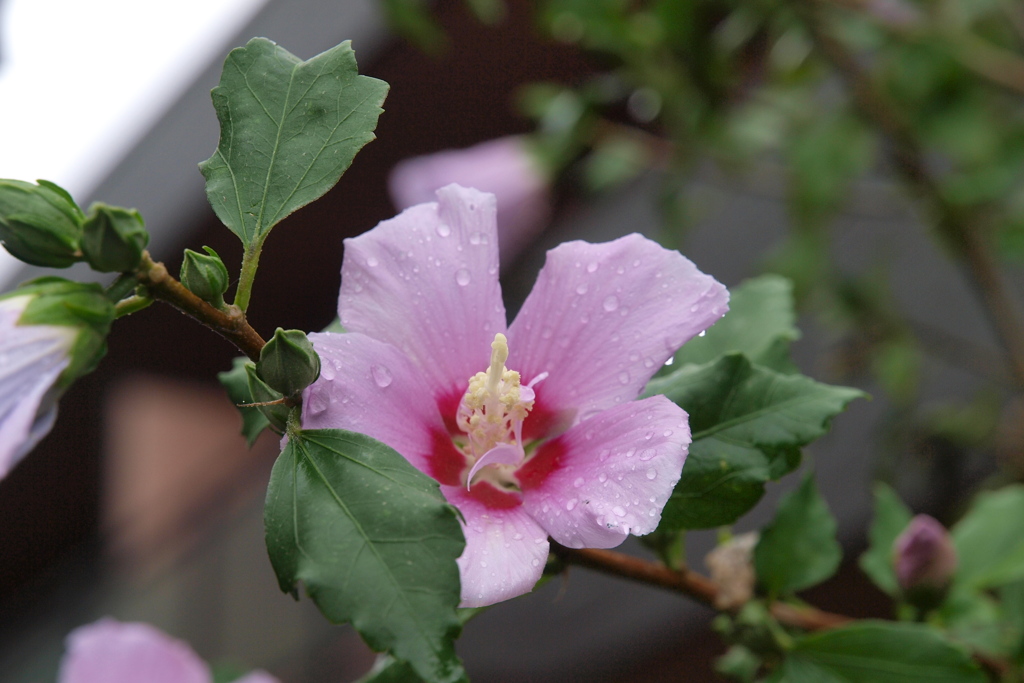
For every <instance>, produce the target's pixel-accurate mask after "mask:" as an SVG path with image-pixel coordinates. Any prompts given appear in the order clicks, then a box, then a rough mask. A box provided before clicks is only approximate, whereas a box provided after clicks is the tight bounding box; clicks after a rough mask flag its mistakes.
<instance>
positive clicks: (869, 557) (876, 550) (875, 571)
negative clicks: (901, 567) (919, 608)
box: [859, 482, 914, 596]
mask: <svg viewBox="0 0 1024 683" xmlns="http://www.w3.org/2000/svg"><path fill="white" fill-rule="evenodd" d="M913 516H914V515H913V513H912V512H911V511H910V508H908V507H907V506H906V505H904V504H903V501H902V500H900V497H899V496H897V495H896V492H895V491H893V490H892V488H891V487H890V486H888V485H887V484H883V483H881V482H878V483H876V484H875V518H874V520H872V522H871V528H870V529H869V530H868V549H867V550H866V551H865V552H864V554H863V555H861V556H860V560H859V563H860V568H861V569H862V570H863V571H864V573H865V574H867V575H868V578H870V579H871V580H872V581H873V582H874V584H875V585H876V586H878V587H879V588H881V589H882V590H883V591H885V592H886V593H888V594H889V595H893V596H895V595H896V594H897V593H898V592H899V586H898V585H897V583H896V572H895V570H894V569H893V557H892V546H893V543H895V542H896V538H897V537H898V536H899V535H900V534H901V533H903V530H904V529H906V528H907V525H908V524H909V523H910V520H911V518H912V517H913Z"/></svg>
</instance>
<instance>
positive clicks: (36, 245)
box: [0, 180, 84, 268]
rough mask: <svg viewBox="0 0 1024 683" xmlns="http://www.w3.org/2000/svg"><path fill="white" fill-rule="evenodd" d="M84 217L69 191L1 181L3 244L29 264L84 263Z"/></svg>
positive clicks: (0, 238)
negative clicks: (82, 241) (82, 247)
mask: <svg viewBox="0 0 1024 683" xmlns="http://www.w3.org/2000/svg"><path fill="white" fill-rule="evenodd" d="M83 220H84V216H83V215H82V211H81V209H79V208H78V206H77V205H76V204H75V202H74V201H73V200H72V199H71V195H69V194H68V193H67V192H66V191H64V190H63V189H61V188H60V187H58V186H57V185H54V184H53V183H48V182H46V181H45V180H40V181H39V185H33V184H32V183H26V182H22V181H20V180H0V241H2V242H3V244H4V247H6V248H7V251H9V252H10V253H11V254H12V255H13V256H15V257H16V258H18V259H21V260H22V261H24V262H25V263H31V264H32V265H35V266H44V267H47V268H67V267H68V266H70V265H72V264H73V263H76V262H77V261H80V260H82V258H81V256H82V254H81V251H79V245H80V242H81V238H82V221H83Z"/></svg>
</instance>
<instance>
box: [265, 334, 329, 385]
mask: <svg viewBox="0 0 1024 683" xmlns="http://www.w3.org/2000/svg"><path fill="white" fill-rule="evenodd" d="M256 372H257V373H258V374H259V376H260V378H261V379H262V380H263V381H264V382H266V383H267V385H269V386H270V387H272V388H273V389H274V390H275V391H279V392H281V393H282V394H284V395H285V396H288V397H294V396H297V395H298V394H299V393H300V392H301V391H302V390H303V389H305V388H306V387H308V386H309V385H310V384H312V383H313V382H315V381H316V378H317V377H319V376H320V356H318V355H317V354H316V351H314V350H313V343H312V342H311V341H309V338H308V337H306V333H305V332H302V331H300V330H282V329H281V328H280V327H279V328H277V331H276V332H274V336H273V338H271V340H270V341H268V342H267V344H266V346H264V347H263V350H262V351H260V360H259V362H258V363H257V364H256Z"/></svg>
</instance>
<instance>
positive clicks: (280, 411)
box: [245, 365, 291, 432]
mask: <svg viewBox="0 0 1024 683" xmlns="http://www.w3.org/2000/svg"><path fill="white" fill-rule="evenodd" d="M245 372H246V374H247V375H248V376H249V395H250V396H252V401H253V403H257V404H262V403H269V404H271V405H258V406H257V408H259V411H260V412H261V413H263V416H264V417H265V418H267V420H269V421H270V424H271V425H273V426H274V427H276V428H277V429H279V430H280V431H282V432H283V431H284V430H285V427H287V425H288V413H289V411H291V406H289V405H287V404H286V403H285V402H284V401H282V400H281V399H283V398H284V396H282V395H281V394H280V392H277V391H274V390H273V389H272V388H270V387H269V386H267V383H266V382H264V381H263V380H262V379H260V376H259V375H258V374H257V373H256V366H255V365H246V366H245ZM277 401H280V403H278V402H277Z"/></svg>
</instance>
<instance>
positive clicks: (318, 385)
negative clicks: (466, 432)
mask: <svg viewBox="0 0 1024 683" xmlns="http://www.w3.org/2000/svg"><path fill="white" fill-rule="evenodd" d="M309 338H310V340H311V341H312V342H313V348H314V349H316V352H317V353H318V354H319V355H320V377H319V379H317V381H315V382H313V384H312V385H310V386H309V387H308V388H307V389H306V390H305V392H304V393H303V405H302V426H303V427H304V428H306V429H348V430H350V431H353V432H360V433H362V434H366V435H368V436H371V437H373V438H374V439H377V440H378V441H382V442H383V443H386V444H387V445H388V446H391V447H392V448H394V449H395V450H396V451H398V452H399V453H401V454H402V455H403V456H405V459H406V460H408V461H409V462H410V463H412V464H413V466H414V467H416V468H417V469H418V470H420V471H421V472H425V473H426V474H429V475H430V476H432V477H434V478H435V479H437V480H438V481H440V482H442V483H449V484H458V483H459V481H460V480H459V476H460V475H461V473H462V470H463V469H464V468H465V466H466V459H465V456H463V455H462V454H460V453H458V452H457V451H456V450H455V448H454V446H453V445H452V442H451V438H450V437H449V435H448V430H447V429H446V428H445V426H444V423H443V422H442V420H441V415H440V413H438V411H437V404H436V403H435V402H434V400H433V399H432V397H431V396H430V395H429V394H427V393H426V392H425V390H424V387H425V386H426V384H425V381H424V379H423V373H422V371H421V370H420V369H419V368H418V367H416V366H415V365H414V364H413V363H412V361H410V360H409V359H408V358H406V357H405V355H404V354H403V353H402V352H401V351H399V350H398V349H396V348H395V347H394V346H391V345H390V344H385V343H384V342H382V341H378V340H376V339H372V338H370V337H367V336H366V335H363V334H357V333H355V332H350V333H347V334H334V333H331V332H315V333H313V334H310V335H309ZM453 477H454V478H453Z"/></svg>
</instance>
